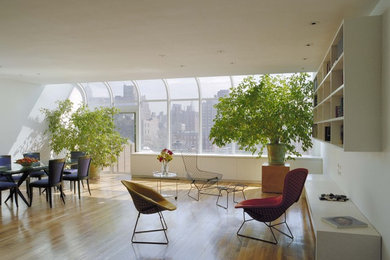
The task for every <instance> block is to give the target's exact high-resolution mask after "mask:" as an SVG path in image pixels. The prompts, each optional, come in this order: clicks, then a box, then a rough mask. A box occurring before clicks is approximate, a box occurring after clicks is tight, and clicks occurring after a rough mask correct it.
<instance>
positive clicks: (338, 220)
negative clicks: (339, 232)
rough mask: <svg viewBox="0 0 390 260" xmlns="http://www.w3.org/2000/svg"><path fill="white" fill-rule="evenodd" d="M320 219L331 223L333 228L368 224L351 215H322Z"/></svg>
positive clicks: (356, 226) (357, 226) (366, 225)
mask: <svg viewBox="0 0 390 260" xmlns="http://www.w3.org/2000/svg"><path fill="white" fill-rule="evenodd" d="M322 221H324V222H326V223H328V224H329V225H332V226H333V227H335V228H362V227H363V228H364V227H368V224H367V223H365V222H363V221H360V220H358V219H356V218H354V217H351V216H338V217H326V218H325V217H324V218H322Z"/></svg>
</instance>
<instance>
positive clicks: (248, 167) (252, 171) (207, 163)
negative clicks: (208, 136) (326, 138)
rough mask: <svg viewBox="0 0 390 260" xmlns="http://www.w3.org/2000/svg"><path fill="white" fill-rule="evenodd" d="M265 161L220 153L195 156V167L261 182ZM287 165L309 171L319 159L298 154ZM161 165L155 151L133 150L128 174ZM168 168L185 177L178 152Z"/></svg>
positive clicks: (229, 177)
mask: <svg viewBox="0 0 390 260" xmlns="http://www.w3.org/2000/svg"><path fill="white" fill-rule="evenodd" d="M266 161H267V158H266V157H263V158H257V157H255V156H222V155H201V156H199V168H200V169H202V170H208V171H213V172H219V173H222V174H223V179H224V180H236V181H248V182H261V166H262V164H263V163H265V162H266ZM288 163H290V168H291V169H294V168H300V167H304V168H307V169H309V171H310V172H311V173H316V174H317V173H322V159H321V158H320V157H314V158H298V159H296V160H295V161H288ZM160 169H161V165H160V163H159V162H158V161H157V155H155V154H142V153H135V154H132V155H131V174H132V175H133V176H152V173H153V172H154V171H159V170H160ZM169 171H172V172H176V173H178V176H179V177H181V178H185V177H186V174H185V169H184V164H183V160H182V158H181V156H180V155H174V159H173V160H172V161H171V162H170V163H169Z"/></svg>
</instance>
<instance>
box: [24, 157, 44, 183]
mask: <svg viewBox="0 0 390 260" xmlns="http://www.w3.org/2000/svg"><path fill="white" fill-rule="evenodd" d="M23 157H29V158H34V159H36V160H38V161H40V160H41V154H40V153H37V152H34V153H24V154H23ZM29 176H30V178H38V179H39V180H40V179H42V177H47V174H46V172H45V171H43V170H42V171H34V172H30V174H29Z"/></svg>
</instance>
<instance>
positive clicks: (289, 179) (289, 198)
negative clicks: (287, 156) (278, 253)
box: [235, 168, 308, 244]
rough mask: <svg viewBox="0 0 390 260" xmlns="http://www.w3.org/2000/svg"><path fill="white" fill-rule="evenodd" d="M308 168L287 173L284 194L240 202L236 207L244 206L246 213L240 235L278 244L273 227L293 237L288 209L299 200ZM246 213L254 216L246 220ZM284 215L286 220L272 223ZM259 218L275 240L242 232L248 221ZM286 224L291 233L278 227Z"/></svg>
mask: <svg viewBox="0 0 390 260" xmlns="http://www.w3.org/2000/svg"><path fill="white" fill-rule="evenodd" d="M307 174H308V170H307V169H304V168H298V169H294V170H292V171H290V172H288V173H287V175H286V177H285V179H284V187H283V193H282V195H279V196H275V197H270V198H262V199H250V200H244V201H242V202H240V203H238V204H237V205H236V206H235V207H236V208H242V209H243V210H244V211H243V214H244V221H243V222H242V224H241V226H240V228H239V229H238V231H237V235H238V236H242V237H247V238H251V239H256V240H260V241H263V242H267V243H271V244H277V243H278V240H277V239H276V237H275V234H274V232H273V229H275V230H276V231H278V232H280V233H282V234H283V235H285V236H287V237H289V238H291V239H293V238H294V236H293V234H292V233H291V230H290V228H289V226H288V225H287V222H286V211H287V209H288V208H289V207H290V206H291V205H292V204H294V203H295V202H297V201H298V200H299V197H300V196H301V193H302V189H303V186H304V184H305V181H306V177H307ZM245 213H247V214H248V215H249V216H251V217H252V219H249V220H245ZM282 215H284V221H282V222H279V223H277V224H271V222H272V221H275V220H276V219H278V218H279V217H280V216H282ZM251 220H257V221H260V222H263V223H264V224H265V225H266V226H267V227H268V228H269V229H270V231H271V233H272V236H273V238H274V241H269V240H264V239H260V238H256V237H252V236H247V235H242V234H240V233H239V232H240V230H241V228H242V227H243V225H244V224H245V223H246V222H247V221H251ZM267 222H268V223H267ZM282 224H286V227H287V229H288V231H289V233H290V234H286V233H284V232H283V231H281V230H279V229H278V228H276V226H278V225H282Z"/></svg>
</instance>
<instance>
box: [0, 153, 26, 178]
mask: <svg viewBox="0 0 390 260" xmlns="http://www.w3.org/2000/svg"><path fill="white" fill-rule="evenodd" d="M11 165H12V159H11V155H0V166H3V167H6V168H7V169H9V170H10V169H11ZM21 177H22V175H20V174H18V175H16V174H14V175H13V176H5V175H2V174H0V181H6V182H7V181H11V180H13V181H14V182H18V181H19V180H20V179H21Z"/></svg>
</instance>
